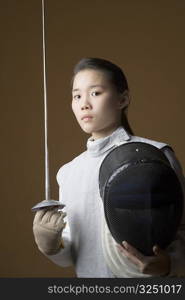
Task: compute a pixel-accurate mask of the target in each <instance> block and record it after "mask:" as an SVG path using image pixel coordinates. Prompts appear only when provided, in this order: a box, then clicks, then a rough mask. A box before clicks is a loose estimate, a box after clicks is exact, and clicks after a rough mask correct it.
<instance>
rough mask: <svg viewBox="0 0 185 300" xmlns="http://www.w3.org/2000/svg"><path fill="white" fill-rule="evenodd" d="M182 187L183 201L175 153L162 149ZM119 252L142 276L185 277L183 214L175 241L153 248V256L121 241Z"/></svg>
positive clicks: (184, 213) (180, 177) (180, 169)
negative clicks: (166, 245)
mask: <svg viewBox="0 0 185 300" xmlns="http://www.w3.org/2000/svg"><path fill="white" fill-rule="evenodd" d="M162 151H163V152H164V154H165V155H166V156H167V158H168V160H169V162H170V164H171V166H172V168H173V169H174V170H175V172H176V174H177V176H178V178H179V180H180V183H181V185H182V189H183V193H184V199H185V178H184V175H183V171H182V168H181V165H180V163H179V161H178V159H177V158H176V156H175V153H174V152H173V150H172V149H171V148H170V147H164V148H163V149H162ZM117 247H118V249H119V250H120V252H122V253H123V255H124V256H126V257H127V259H128V260H129V261H131V262H132V263H133V264H134V265H136V266H137V268H138V270H139V271H140V272H141V273H143V274H149V275H152V276H169V277H185V212H184V211H183V217H182V221H181V224H180V226H179V229H178V231H177V234H176V238H175V240H174V241H173V242H172V243H171V244H170V245H169V246H168V247H167V248H166V249H165V250H163V249H161V248H159V247H158V246H157V245H155V246H154V247H153V256H145V255H143V254H142V253H141V252H139V251H138V250H137V249H135V248H134V247H133V246H132V245H130V244H129V243H127V242H125V241H123V243H122V246H121V245H117Z"/></svg>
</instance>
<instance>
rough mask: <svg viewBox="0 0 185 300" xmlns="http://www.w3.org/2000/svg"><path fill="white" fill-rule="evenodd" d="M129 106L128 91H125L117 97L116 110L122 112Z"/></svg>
mask: <svg viewBox="0 0 185 300" xmlns="http://www.w3.org/2000/svg"><path fill="white" fill-rule="evenodd" d="M129 104H130V93H129V91H128V90H126V91H124V92H123V93H122V94H120V96H119V100H118V109H121V110H122V109H123V108H126V107H128V106H129Z"/></svg>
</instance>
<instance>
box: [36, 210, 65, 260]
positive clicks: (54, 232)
mask: <svg viewBox="0 0 185 300" xmlns="http://www.w3.org/2000/svg"><path fill="white" fill-rule="evenodd" d="M65 216H66V213H64V212H62V211H60V212H58V211H56V210H55V209H49V210H48V209H39V210H38V211H37V212H36V214H35V218H34V221H33V234H34V237H35V242H36V244H37V246H38V248H39V250H40V251H41V252H42V253H44V254H48V255H52V254H56V253H57V252H58V251H59V250H60V249H61V247H63V248H64V245H63V243H62V238H61V235H62V230H63V229H64V227H65V225H66V223H64V221H63V219H64V217H65Z"/></svg>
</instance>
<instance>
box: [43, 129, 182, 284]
mask: <svg viewBox="0 0 185 300" xmlns="http://www.w3.org/2000/svg"><path fill="white" fill-rule="evenodd" d="M136 141H137V142H145V143H149V144H152V145H154V146H156V147H157V148H159V149H161V150H162V151H163V152H164V153H165V155H166V156H167V158H168V159H169V161H170V163H171V166H172V167H173V169H174V170H175V171H176V173H177V175H178V177H179V179H180V181H181V184H182V185H183V189H184V176H183V172H182V168H181V166H180V163H179V161H178V160H177V158H176V157H175V154H174V151H173V150H172V148H171V147H170V146H169V145H167V144H166V143H161V142H157V141H154V140H150V139H146V138H143V137H138V136H133V135H130V134H128V132H127V131H126V130H125V129H124V128H123V127H122V126H120V127H118V128H117V129H116V130H115V131H114V132H113V133H112V134H111V135H109V136H106V137H104V138H100V139H97V140H93V139H92V137H90V138H89V139H88V140H87V150H86V151H85V152H83V153H81V154H80V155H79V156H77V157H75V158H74V159H73V160H72V161H70V162H69V163H66V164H65V165H63V166H62V167H61V168H60V169H59V171H58V173H57V176H56V178H57V182H58V184H59V201H60V202H62V203H63V204H65V205H66V206H65V211H66V212H67V217H66V221H67V225H66V227H65V229H64V230H63V233H62V238H63V241H64V245H65V247H64V249H61V250H60V252H58V253H57V254H55V255H47V257H48V258H49V259H50V260H51V261H53V262H54V263H55V264H57V265H60V266H62V267H67V266H72V265H73V266H75V270H76V274H77V277H87V278H101V277H102V278H113V277H148V276H149V275H146V276H145V275H144V274H141V273H139V272H137V271H136V269H135V268H134V266H133V265H132V264H130V263H129V262H128V261H127V260H126V259H125V257H123V254H122V256H121V257H119V259H118V261H117V258H116V260H115V261H112V262H111V259H112V258H111V257H109V254H108V253H105V250H104V247H103V246H102V243H103V242H104V241H103V240H104V239H103V238H102V224H103V222H104V210H103V203H102V199H101V198H100V194H99V182H98V176H99V167H100V165H101V162H102V160H103V158H104V157H105V156H106V155H107V154H108V152H109V151H110V150H111V149H113V147H116V146H117V145H120V144H124V143H129V142H136ZM184 190H185V189H184ZM182 223H185V222H184V221H182ZM104 234H105V232H104ZM105 238H108V239H110V238H112V237H111V235H110V233H109V231H107V233H106V236H105ZM168 252H169V254H170V256H171V272H170V274H169V276H175V277H177V276H185V228H184V225H183V224H182V226H181V227H180V228H179V232H178V235H177V240H175V241H174V242H173V243H172V244H171V245H170V247H169V249H168ZM109 262H110V263H111V264H113V265H115V266H116V267H115V272H112V271H111V270H112V269H111V268H110V264H109ZM116 264H119V266H118V265H116ZM111 267H112V265H111ZM120 267H121V270H122V271H121V276H119V274H120V273H119V272H118V273H117V271H119V270H117V268H118V269H119V268H120Z"/></svg>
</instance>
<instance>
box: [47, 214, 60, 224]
mask: <svg viewBox="0 0 185 300" xmlns="http://www.w3.org/2000/svg"><path fill="white" fill-rule="evenodd" d="M59 218H60V213H59V212H55V213H54V214H52V215H51V217H50V219H49V222H50V223H52V224H53V225H55V224H56V222H57V220H58V219H59Z"/></svg>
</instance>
